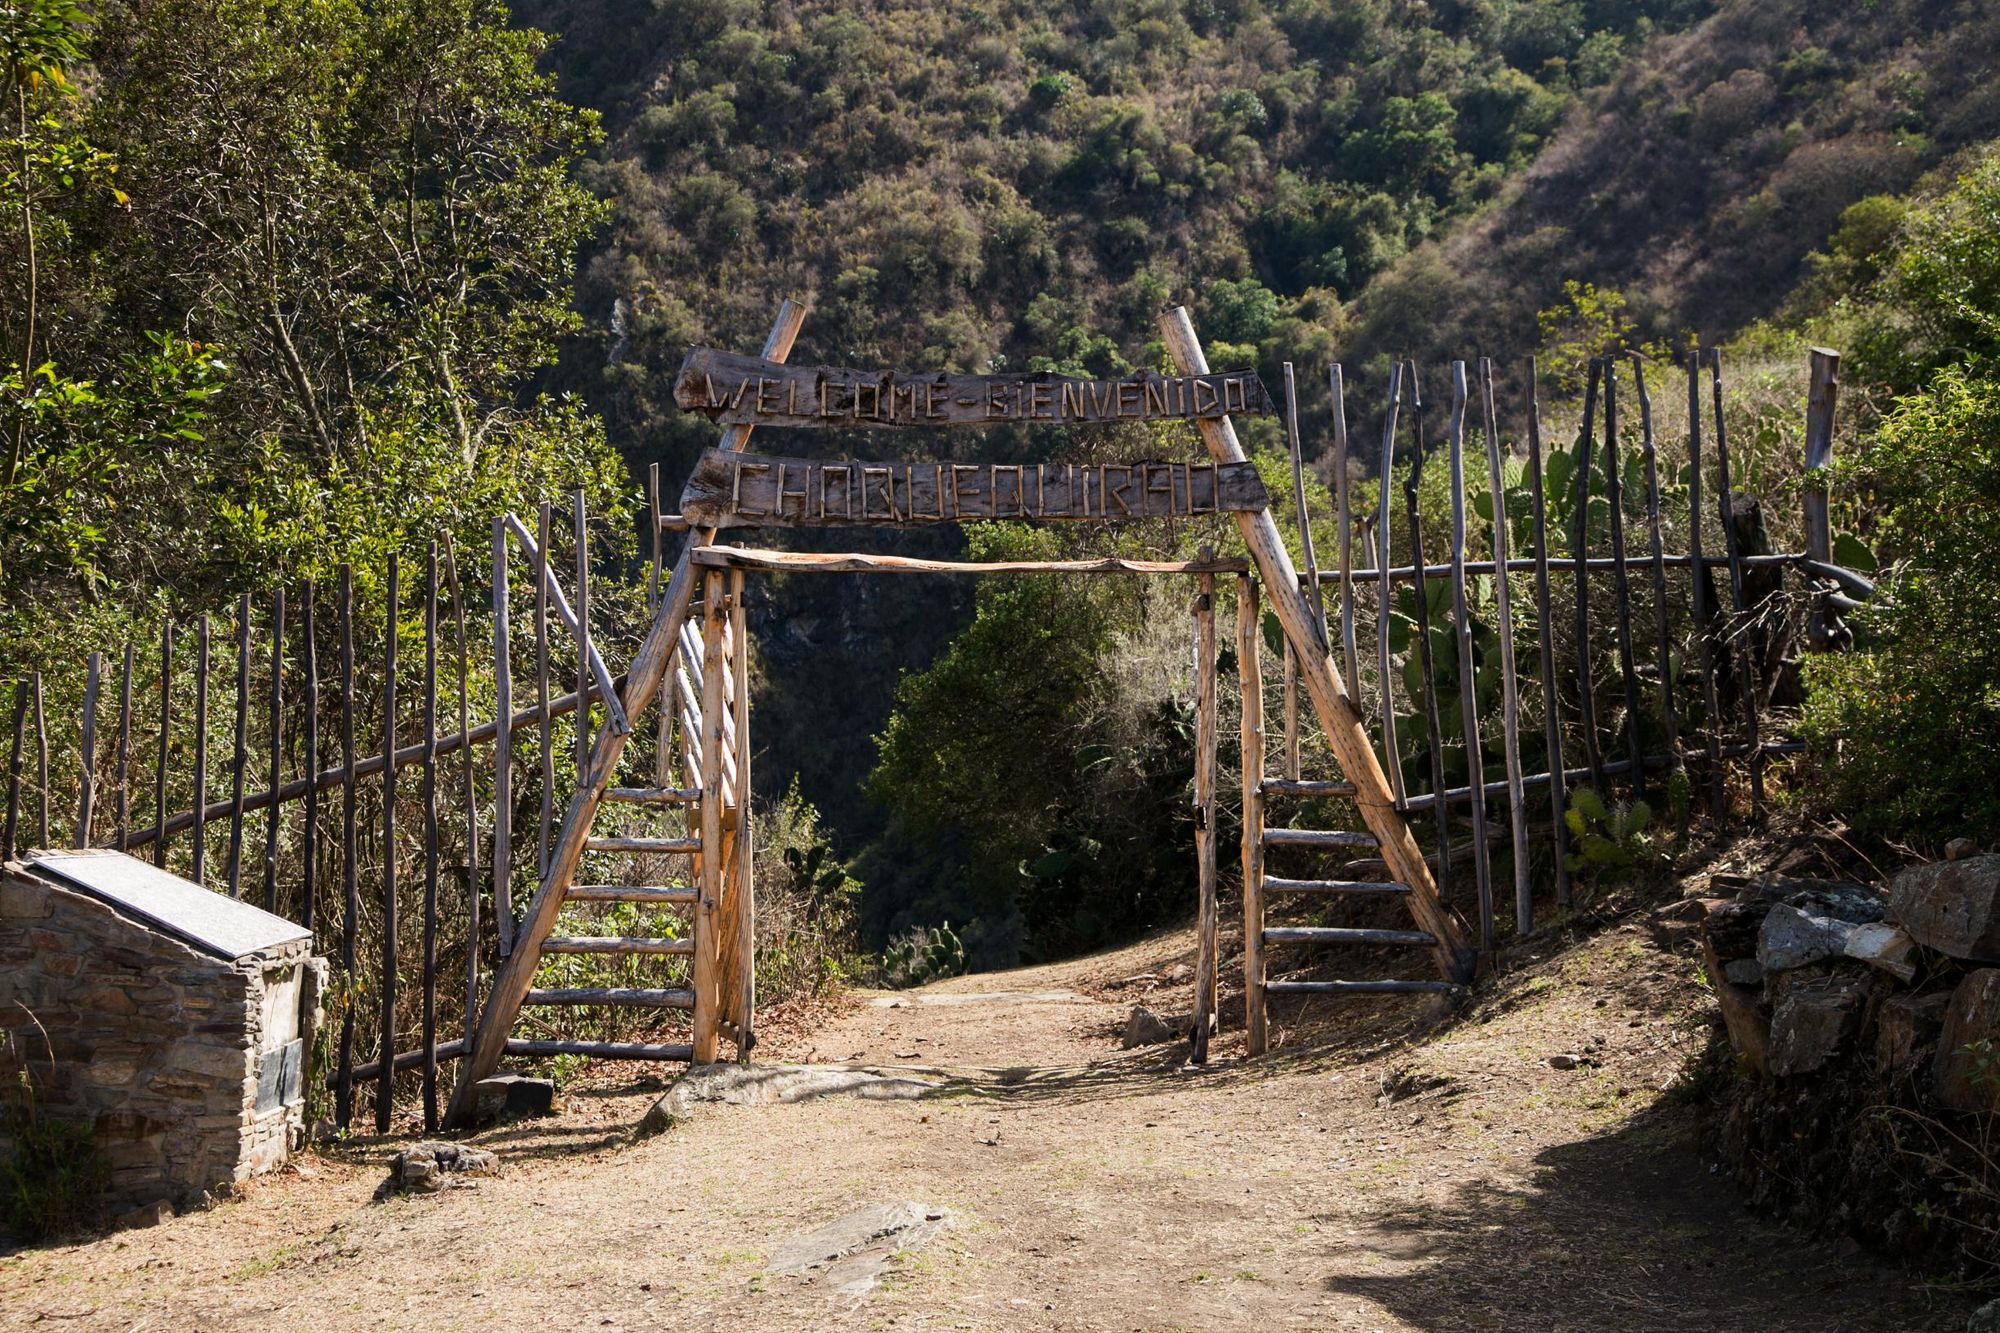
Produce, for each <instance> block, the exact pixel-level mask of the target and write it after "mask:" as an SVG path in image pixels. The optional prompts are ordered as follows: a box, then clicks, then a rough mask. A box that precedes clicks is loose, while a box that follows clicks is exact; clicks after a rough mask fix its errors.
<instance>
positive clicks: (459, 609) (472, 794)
mask: <svg viewBox="0 0 2000 1333" xmlns="http://www.w3.org/2000/svg"><path fill="white" fill-rule="evenodd" d="M444 569H445V581H446V582H447V583H449V584H450V586H451V614H452V620H453V622H454V624H455V626H456V628H457V630H458V639H457V643H458V734H459V735H460V736H463V737H465V738H466V739H465V749H464V750H463V751H462V755H463V761H464V762H463V763H461V764H460V766H459V778H460V784H461V785H460V788H459V795H460V798H461V800H462V801H463V802H464V805H465V1042H466V1045H467V1046H470V1045H471V1044H472V1033H473V1029H474V1028H475V1027H476V1026H478V1017H479V798H478V793H477V791H475V790H474V783H473V778H472V766H473V756H474V754H476V753H477V751H476V750H475V749H474V747H473V744H472V700H471V697H470V693H469V681H470V678H471V667H470V664H469V662H468V660H467V659H468V658H469V657H470V655H471V652H472V648H471V645H470V643H468V642H467V640H466V636H465V595H464V589H462V588H461V587H460V586H459V582H458V552H457V549H456V548H455V547H453V545H452V542H451V536H450V534H449V533H447V534H446V535H445V539H444Z"/></svg>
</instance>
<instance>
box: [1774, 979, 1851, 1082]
mask: <svg viewBox="0 0 2000 1333" xmlns="http://www.w3.org/2000/svg"><path fill="white" fill-rule="evenodd" d="M1867 995H1868V988H1867V986H1866V985H1864V984H1863V983H1862V982H1860V981H1859V980H1856V979H1854V978H1852V977H1838V976H1836V977H1815V978H1814V979H1812V980H1811V981H1806V982H1801V983H1799V984H1798V985H1795V986H1793V987H1791V989H1790V990H1789V991H1788V992H1787V993H1786V995H1785V998H1784V999H1783V1000H1781V1001H1779V1003H1778V1007H1777V1011H1776V1012H1775V1013H1773V1014H1772V1015H1771V1051H1770V1060H1771V1072H1772V1073H1773V1074H1776V1075H1779V1076H1780V1077H1782V1076H1785V1075H1789V1074H1809V1073H1812V1072H1813V1071H1814V1070H1816V1069H1821V1068H1823V1067H1825V1065H1826V1063H1827V1061H1829V1060H1831V1059H1832V1058H1833V1057H1834V1056H1835V1055H1836V1054H1838V1053H1839V1051H1840V1048H1841V1046H1842V1045H1843V1044H1844V1043H1845V1042H1846V1041H1847V1039H1848V1037H1850V1036H1851V1035H1853V1032H1854V1029H1855V1027H1856V1026H1857V1024H1858V1022H1859V1020H1860V1016H1861V1005H1862V1002H1863V1001H1864V1000H1865V999H1866V998H1867Z"/></svg>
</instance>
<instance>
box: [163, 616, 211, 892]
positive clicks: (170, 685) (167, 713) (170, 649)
mask: <svg viewBox="0 0 2000 1333" xmlns="http://www.w3.org/2000/svg"><path fill="white" fill-rule="evenodd" d="M173 722H174V622H173V619H172V618H171V617H169V618H168V619H167V620H166V621H164V622H163V623H162V624H161V625H160V735H159V744H158V745H157V746H156V747H155V750H154V754H153V823H154V825H156V826H157V827H158V829H159V833H158V834H156V835H155V836H154V838H153V864H154V865H156V866H165V865H166V864H167V748H168V746H169V744H170V743H171V742H172V739H173ZM194 808H195V809H196V810H200V809H201V793H199V792H196V793H195V803H194ZM197 845H198V844H197ZM195 879H196V881H197V882H199V881H200V879H201V875H200V874H199V873H198V872H197V873H196V875H195Z"/></svg>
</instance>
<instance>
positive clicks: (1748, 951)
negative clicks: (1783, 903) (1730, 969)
mask: <svg viewBox="0 0 2000 1333" xmlns="http://www.w3.org/2000/svg"><path fill="white" fill-rule="evenodd" d="M1702 906H1703V907H1704V908H1706V909H1707V911H1706V913H1705V914H1704V915H1703V917H1702V922H1701V933H1702V938H1703V939H1705V940H1706V941H1707V942H1708V943H1709V945H1710V946H1711V947H1712V948H1713V949H1714V950H1715V956H1716V957H1717V958H1718V959H1720V960H1721V961H1723V962H1729V961H1730V960H1732V959H1737V958H1750V957H1753V956H1755V954H1756V952H1757V932H1758V930H1759V928H1760V927H1762V926H1763V924H1764V915H1765V913H1767V912H1769V911H1770V910H1771V904H1770V903H1768V902H1728V901H1723V900H1717V899H1709V900H1706V901H1704V902H1703V903H1702Z"/></svg>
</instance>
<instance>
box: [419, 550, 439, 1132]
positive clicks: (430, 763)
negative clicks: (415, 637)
mask: <svg viewBox="0 0 2000 1333" xmlns="http://www.w3.org/2000/svg"><path fill="white" fill-rule="evenodd" d="M437 594H438V559H437V543H436V542H432V543H431V545H430V550H429V551H428V553H427V554H426V555H425V558H424V772H423V784H422V788H421V790H422V799H423V806H424V935H423V950H424V962H423V968H424V1019H423V1021H424V1031H423V1046H424V1132H425V1133H426V1134H430V1133H434V1132H435V1131H436V1130H437V1120H438V1081H437V945H438V941H437V916H438V792H437V683H438V672H437V665H438V661H437V628H438V616H437V607H438V598H437Z"/></svg>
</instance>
